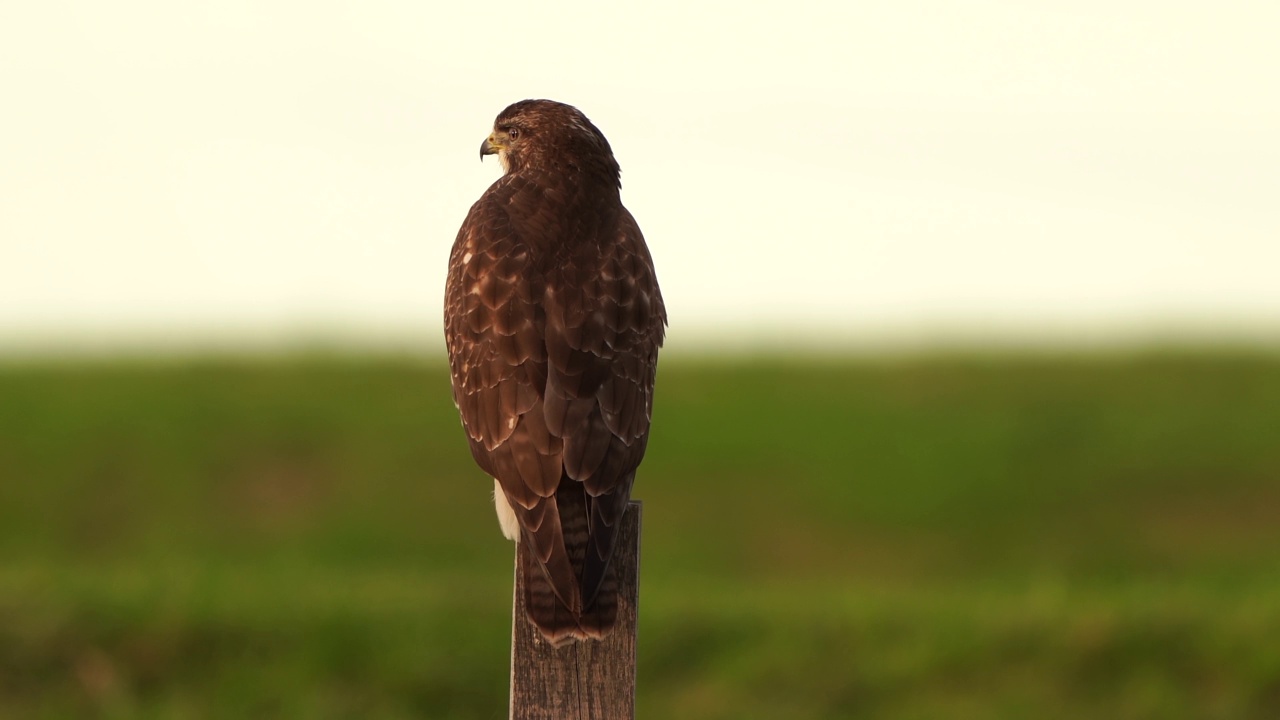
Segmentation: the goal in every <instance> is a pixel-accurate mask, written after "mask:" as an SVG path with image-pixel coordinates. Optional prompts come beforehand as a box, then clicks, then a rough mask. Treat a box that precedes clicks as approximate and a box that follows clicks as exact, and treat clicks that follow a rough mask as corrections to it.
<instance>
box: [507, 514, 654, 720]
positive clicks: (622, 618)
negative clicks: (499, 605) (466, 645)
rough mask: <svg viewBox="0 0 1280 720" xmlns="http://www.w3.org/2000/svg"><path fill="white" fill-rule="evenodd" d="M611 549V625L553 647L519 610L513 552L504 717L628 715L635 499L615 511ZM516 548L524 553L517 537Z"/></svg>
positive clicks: (591, 719) (632, 672)
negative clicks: (614, 607)
mask: <svg viewBox="0 0 1280 720" xmlns="http://www.w3.org/2000/svg"><path fill="white" fill-rule="evenodd" d="M616 542H617V545H616V546H615V548H614V557H613V567H614V572H616V573H617V577H618V624H617V625H616V626H614V628H613V631H612V632H610V633H609V635H608V637H606V638H605V639H603V640H598V641H596V640H587V641H583V642H572V643H569V644H568V645H565V646H564V647H561V648H559V649H556V648H553V647H551V645H550V644H549V643H548V642H546V641H545V640H543V639H542V635H541V634H539V633H538V630H537V628H535V627H534V626H533V624H532V623H530V622H529V619H528V618H527V617H526V616H525V610H524V583H523V582H522V581H521V578H520V557H519V555H517V556H516V582H515V601H514V602H513V603H512V607H513V615H512V621H511V715H510V717H511V720H633V719H634V718H635V700H636V617H637V610H638V608H639V605H638V601H639V589H640V582H639V581H640V503H639V502H632V503H631V504H630V505H629V506H627V510H626V512H624V513H623V514H622V523H621V525H620V526H619V528H618V537H617V540H616ZM516 552H517V553H523V552H525V544H524V543H517V544H516Z"/></svg>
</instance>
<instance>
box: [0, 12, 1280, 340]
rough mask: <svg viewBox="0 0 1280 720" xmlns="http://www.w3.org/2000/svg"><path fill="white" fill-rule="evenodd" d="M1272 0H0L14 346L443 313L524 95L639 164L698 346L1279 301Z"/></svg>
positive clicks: (1244, 312)
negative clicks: (464, 240) (470, 214)
mask: <svg viewBox="0 0 1280 720" xmlns="http://www.w3.org/2000/svg"><path fill="white" fill-rule="evenodd" d="M1277 38H1280V3H1275V2H1256V3H1248V2H1236V3H1212V4H1211V3H1203V2H1195V3H1178V2H1114V1H1112V2H1088V1H1080V0H1077V1H1074V2H1037V3H1027V2H1022V3H1019V2H980V1H978V2H965V3H956V2H901V1H895V2H872V3H856V4H855V3H830V4H826V3H804V2H795V1H792V2H785V3H772V4H763V3H741V2H738V3H714V4H713V3H686V2H680V3H661V2H658V3H653V2H651V3H647V4H644V5H636V6H633V7H629V8H628V7H622V6H621V5H612V4H605V3H586V2H584V3H555V2H540V3H529V2H523V3H504V2H493V1H489V2H477V3H455V4H452V5H450V6H448V7H439V6H436V5H434V4H431V3H426V2H421V1H420V0H416V1H413V2H398V3H340V4H331V3H317V2H218V3H174V2H154V3H147V2H137V1H135V0H120V1H117V2H109V3H106V2H81V3H65V2H41V3H17V2H10V3H4V4H3V5H2V6H0V102H2V103H3V107H2V108H0V351H2V350H3V349H4V348H15V347H23V346H27V345H31V344H33V343H34V344H37V345H40V344H45V345H50V346H69V347H70V346H75V345H78V344H85V343H88V344H97V345H104V346H114V345H121V346H125V345H137V344H139V343H141V344H143V345H145V344H147V343H161V344H163V343H188V342H189V343H197V344H199V343H202V342H208V341H210V340H217V341H219V342H230V343H233V344H234V343H238V342H248V343H253V342H263V341H266V342H274V341H292V340H297V339H300V338H301V339H307V338H317V337H332V338H364V339H366V340H369V341H376V342H393V343H405V344H409V345H419V344H425V346H435V345H439V344H440V341H439V338H440V334H441V329H440V327H441V322H440V314H441V310H440V306H441V299H442V294H443V284H444V275H445V261H446V258H447V256H448V252H449V246H450V244H451V243H452V241H453V238H454V235H455V234H456V233H457V229H458V226H459V225H460V223H461V222H462V219H463V217H464V216H465V214H466V212H467V209H468V208H469V206H470V204H471V203H472V202H474V201H475V199H476V198H477V197H479V195H480V194H481V193H482V192H483V191H484V189H485V188H486V187H487V186H488V185H489V184H490V183H491V182H493V181H494V180H495V179H496V178H497V177H498V175H499V174H500V173H501V169H500V167H499V166H498V164H497V163H496V162H493V161H492V158H490V162H486V163H483V164H482V163H481V162H480V161H479V160H478V158H477V148H478V146H479V144H480V141H481V140H482V139H483V138H484V137H485V136H486V135H487V134H488V132H489V129H490V127H491V124H492V121H493V118H494V116H495V115H496V114H497V113H498V112H499V111H500V110H502V108H503V107H505V106H506V105H507V104H509V103H510V102H513V101H515V100H519V99H523V98H527V97H549V98H553V99H557V100H562V101H565V102H569V103H571V104H574V105H576V106H578V107H579V108H581V109H582V110H583V111H584V112H585V113H586V114H587V115H588V116H589V117H590V118H592V120H593V121H594V122H595V123H596V124H597V125H598V126H599V127H600V128H601V129H602V130H603V131H604V133H605V134H606V135H607V136H608V138H609V140H610V142H611V143H612V145H613V148H614V152H615V155H616V156H617V158H618V160H619V162H620V164H621V165H622V168H623V176H622V178H623V200H624V202H625V203H626V204H627V206H628V207H629V208H630V209H631V210H632V212H633V213H634V214H635V216H636V217H637V219H638V220H639V222H640V224H641V227H642V228H643V230H644V232H645V235H646V237H647V238H648V240H649V244H650V247H651V248H652V251H653V255H654V257H655V261H656V263H657V265H658V275H659V279H660V281H661V283H662V287H663V291H664V295H665V297H666V300H667V306H668V308H669V310H670V314H671V320H672V329H671V333H670V339H671V343H672V344H673V345H677V346H678V345H681V344H685V345H688V346H696V345H698V344H699V343H705V342H707V341H708V339H711V340H715V339H724V338H732V337H735V336H738V337H743V336H745V337H747V338H748V339H752V338H754V339H768V338H775V339H777V338H787V339H793V340H795V341H797V342H802V343H808V344H811V345H816V346H819V347H820V346H822V345H823V344H826V343H833V342H835V343H853V344H856V343H858V342H860V341H863V340H867V341H875V340H876V339H884V338H894V337H922V338H926V339H928V338H941V337H950V338H955V337H976V338H998V337H1004V338H1006V339H1007V338H1015V339H1016V338H1024V337H1025V338H1036V337H1051V338H1057V339H1066V340H1068V341H1073V342H1074V341H1080V340H1090V339H1092V338H1097V337H1105V336H1111V337H1129V336H1135V337H1136V336H1142V335H1145V334H1153V333H1155V334H1158V333H1163V332H1165V331H1167V330H1168V329H1170V328H1174V329H1178V328H1181V329H1194V330H1195V331H1196V332H1205V331H1213V330H1214V329H1221V328H1226V329H1228V330H1230V331H1231V332H1235V331H1240V332H1245V333H1252V334H1255V335H1257V334H1261V335H1270V336H1277V335H1280V281H1278V280H1277V275H1280V41H1278V40H1277Z"/></svg>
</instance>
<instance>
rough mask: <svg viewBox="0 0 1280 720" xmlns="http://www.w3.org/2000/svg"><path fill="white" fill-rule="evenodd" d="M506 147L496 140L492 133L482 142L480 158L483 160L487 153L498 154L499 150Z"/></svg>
mask: <svg viewBox="0 0 1280 720" xmlns="http://www.w3.org/2000/svg"><path fill="white" fill-rule="evenodd" d="M504 149H505V148H504V147H503V146H502V145H501V144H499V143H498V142H495V138H494V136H493V135H490V136H489V137H487V138H485V139H484V142H483V143H481V144H480V160H481V161H483V160H484V156H485V155H497V154H498V151H500V150H504Z"/></svg>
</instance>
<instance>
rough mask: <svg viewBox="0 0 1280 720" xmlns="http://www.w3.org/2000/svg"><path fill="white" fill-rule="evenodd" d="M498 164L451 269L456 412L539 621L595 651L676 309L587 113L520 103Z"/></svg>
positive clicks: (505, 115)
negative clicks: (670, 313)
mask: <svg viewBox="0 0 1280 720" xmlns="http://www.w3.org/2000/svg"><path fill="white" fill-rule="evenodd" d="M494 154H496V155H497V156H498V159H499V160H500V161H501V163H502V168H503V171H504V172H503V175H502V177H501V178H499V179H498V180H497V181H496V182H494V183H493V185H491V186H490V187H489V189H488V190H486V191H485V192H484V194H483V195H481V196H480V199H479V200H478V201H476V203H475V204H474V205H473V206H472V207H471V211H470V212H469V213H468V214H467V218H466V220H465V221H464V222H463V223H462V229H461V230H459V232H458V237H457V239H456V240H455V241H454V244H453V250H452V252H451V253H450V256H449V276H448V281H447V284H446V288H445V312H444V322H445V340H446V342H447V344H448V349H449V367H450V370H451V371H452V380H453V399H454V403H455V404H456V405H457V406H458V411H459V413H460V414H461V416H462V424H463V427H464V428H465V429H466V433H467V440H468V441H469V442H470V445H471V454H472V455H473V456H474V458H475V461H476V463H477V464H479V466H480V468H481V469H483V470H484V471H485V472H486V473H488V474H489V475H491V476H492V477H493V478H494V504H495V505H496V507H497V513H498V522H499V525H500V526H501V528H502V532H503V534H504V535H506V537H507V538H509V539H511V540H515V541H516V542H518V543H527V544H528V547H527V550H531V551H532V552H526V553H525V556H526V558H532V559H531V560H527V561H526V563H525V565H524V566H522V567H521V568H519V572H521V573H523V577H524V580H525V589H526V595H525V606H526V608H527V609H528V614H529V620H530V621H531V622H532V623H533V624H534V625H535V626H536V627H537V628H538V630H539V631H540V632H541V634H542V635H543V637H545V638H546V639H547V640H548V641H549V642H551V643H552V644H553V645H561V644H564V643H567V642H569V641H571V640H575V639H578V640H581V639H586V638H595V639H599V638H602V637H604V636H605V635H606V634H608V632H609V630H610V629H611V628H612V627H613V625H614V622H615V619H616V614H617V593H616V589H617V584H616V581H615V579H614V578H613V573H612V570H611V566H610V559H611V558H612V555H613V551H614V534H615V529H616V528H617V526H618V522H619V519H620V518H621V516H622V513H623V512H624V511H625V509H626V507H627V503H628V501H629V499H630V495H631V485H632V482H633V481H634V479H635V474H636V467H637V466H639V464H640V460H641V459H642V458H643V457H644V452H645V446H646V444H647V443H648V439H649V420H650V416H651V413H652V410H653V384H654V377H655V374H656V372H657V362H658V348H659V347H661V345H662V340H663V336H664V333H665V327H666V324H667V314H666V308H665V306H664V305H663V302H662V294H661V293H660V292H659V290H658V281H657V277H656V276H655V274H654V269H653V260H652V258H651V257H650V255H649V250H648V248H647V247H646V246H645V242H644V237H643V236H642V235H641V234H640V227H639V226H638V225H637V224H636V221H635V219H634V218H633V217H632V216H631V213H630V212H628V211H627V209H626V208H625V207H623V206H622V200H621V198H620V194H619V193H620V188H621V183H620V181H619V173H620V170H619V167H618V163H617V161H616V160H614V158H613V151H612V149H611V148H610V147H609V142H608V141H607V140H606V139H605V137H604V135H603V134H602V133H601V132H600V131H599V130H598V129H597V128H596V126H595V125H593V124H592V123H591V121H590V120H588V119H587V117H586V116H585V115H583V114H582V113H581V112H580V111H578V110H577V109H576V108H574V107H571V106H569V105H565V104H563V103H558V102H553V101H550V100H523V101H521V102H517V103H515V104H513V105H511V106H510V107H508V108H507V109H505V110H503V111H502V113H501V114H499V115H498V117H497V120H496V121H495V122H494V126H493V131H492V132H491V133H490V134H489V137H488V138H486V139H485V141H484V143H483V144H482V145H481V146H480V158H481V160H483V159H484V156H485V155H494Z"/></svg>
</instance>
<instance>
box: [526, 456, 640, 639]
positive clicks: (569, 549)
mask: <svg viewBox="0 0 1280 720" xmlns="http://www.w3.org/2000/svg"><path fill="white" fill-rule="evenodd" d="M617 500H618V498H615V497H613V496H612V495H607V496H602V497H599V498H592V497H590V496H588V495H587V493H586V489H585V488H584V486H583V485H582V483H579V482H576V481H572V480H568V479H567V478H566V479H562V480H561V483H560V487H559V488H558V489H557V491H556V494H555V496H554V497H552V498H547V499H546V500H545V501H544V502H546V503H547V504H548V505H549V507H547V508H546V513H547V517H546V518H545V521H544V522H543V523H542V524H541V527H539V529H538V531H536V532H532V533H530V532H526V533H524V537H523V541H524V542H526V543H527V546H526V548H525V552H521V553H520V556H521V557H522V558H523V560H522V562H521V566H520V572H521V574H522V577H523V580H524V600H525V611H526V613H527V615H528V617H529V620H530V622H532V623H533V624H534V626H536V627H537V628H538V630H539V631H541V633H542V635H543V637H545V638H546V639H547V641H548V642H550V643H551V644H552V645H554V646H557V647H558V646H560V645H563V644H565V643H568V642H570V641H571V640H583V639H588V638H591V639H600V638H603V637H604V636H606V635H608V633H609V631H610V630H612V629H613V626H614V624H615V623H616V621H617V615H618V597H617V587H618V586H617V581H616V578H615V574H614V572H613V568H612V567H611V564H610V562H609V560H610V556H611V555H612V551H613V537H614V532H615V529H616V525H617V517H618V514H619V513H618V511H617V510H615V509H614V507H613V506H614V505H615V504H617ZM602 502H603V505H602ZM625 506H626V498H625V497H623V498H621V507H623V508H625Z"/></svg>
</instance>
